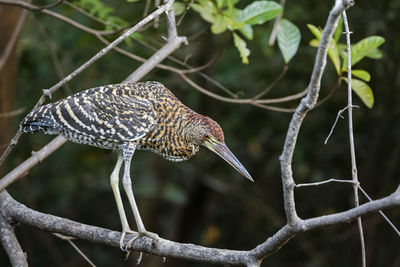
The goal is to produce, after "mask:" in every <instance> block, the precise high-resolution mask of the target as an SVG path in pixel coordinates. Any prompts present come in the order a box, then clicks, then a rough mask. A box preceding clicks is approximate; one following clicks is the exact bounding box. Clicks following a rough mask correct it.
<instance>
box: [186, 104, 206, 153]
mask: <svg viewBox="0 0 400 267" xmlns="http://www.w3.org/2000/svg"><path fill="white" fill-rule="evenodd" d="M204 118H205V116H203V115H201V114H198V113H196V112H194V111H192V113H190V114H188V116H187V119H186V120H185V124H186V125H185V127H183V129H184V130H183V132H182V134H183V136H184V138H185V140H186V142H187V143H189V144H194V145H200V144H201V143H202V142H203V133H202V130H203V128H202V124H203V121H204Z"/></svg>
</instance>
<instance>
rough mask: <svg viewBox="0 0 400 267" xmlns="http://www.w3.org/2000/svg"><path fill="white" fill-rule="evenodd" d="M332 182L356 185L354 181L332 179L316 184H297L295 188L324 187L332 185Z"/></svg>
mask: <svg viewBox="0 0 400 267" xmlns="http://www.w3.org/2000/svg"><path fill="white" fill-rule="evenodd" d="M332 182H335V183H347V184H354V181H352V180H342V179H333V178H332V179H328V180H324V181H320V182H315V183H306V184H296V185H295V187H296V188H300V187H309V186H318V185H323V184H327V183H332Z"/></svg>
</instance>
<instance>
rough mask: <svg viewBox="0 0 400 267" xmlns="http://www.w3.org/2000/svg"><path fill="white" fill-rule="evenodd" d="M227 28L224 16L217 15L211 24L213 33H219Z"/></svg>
mask: <svg viewBox="0 0 400 267" xmlns="http://www.w3.org/2000/svg"><path fill="white" fill-rule="evenodd" d="M226 29H227V24H226V21H225V19H224V16H222V15H218V16H217V17H216V19H215V21H214V23H213V24H212V25H211V31H212V33H213V34H219V33H222V32H224V31H226Z"/></svg>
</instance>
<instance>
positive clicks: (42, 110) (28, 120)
mask: <svg viewBox="0 0 400 267" xmlns="http://www.w3.org/2000/svg"><path fill="white" fill-rule="evenodd" d="M20 127H21V130H22V132H24V133H37V132H46V133H47V132H53V131H57V130H58V129H59V125H58V124H57V123H56V122H55V121H54V118H53V115H52V114H51V104H48V105H44V106H41V107H39V108H37V109H35V110H33V111H32V112H31V113H29V114H28V116H26V117H25V119H24V120H23V121H22V122H21V123H20Z"/></svg>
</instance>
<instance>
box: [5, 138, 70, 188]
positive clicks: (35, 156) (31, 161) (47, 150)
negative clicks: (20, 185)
mask: <svg viewBox="0 0 400 267" xmlns="http://www.w3.org/2000/svg"><path fill="white" fill-rule="evenodd" d="M66 141H67V139H65V138H64V137H62V136H61V135H59V136H57V137H56V138H54V139H53V140H52V141H51V142H50V143H48V144H47V145H46V146H44V147H42V148H41V149H40V150H39V151H37V152H33V153H32V156H31V157H29V158H28V159H26V160H25V161H24V162H22V163H21V164H19V165H18V167H16V168H15V169H14V170H12V171H11V172H9V173H8V174H7V175H6V176H4V177H3V178H1V180H0V192H1V191H2V190H3V189H5V188H6V187H7V186H8V185H10V184H12V183H13V182H15V181H16V180H17V179H18V178H20V177H22V176H23V175H24V174H26V173H27V172H28V171H29V170H30V169H31V168H32V167H33V166H35V165H36V164H38V163H39V162H41V161H42V160H44V159H45V158H47V157H48V156H49V155H50V154H51V153H53V152H54V151H56V150H57V149H58V148H59V147H60V146H62V145H63V144H64V143H65V142H66Z"/></svg>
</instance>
